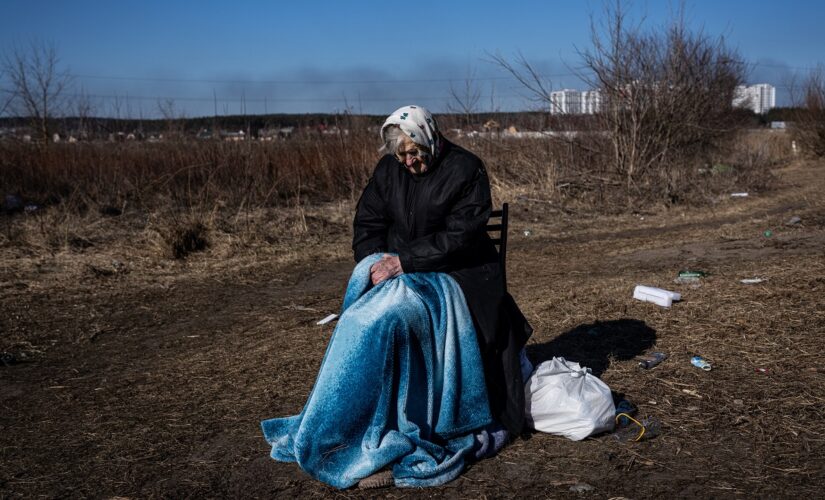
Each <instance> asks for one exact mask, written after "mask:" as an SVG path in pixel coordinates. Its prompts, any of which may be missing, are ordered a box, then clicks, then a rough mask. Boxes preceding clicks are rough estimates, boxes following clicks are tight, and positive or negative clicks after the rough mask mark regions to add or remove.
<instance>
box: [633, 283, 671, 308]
mask: <svg viewBox="0 0 825 500" xmlns="http://www.w3.org/2000/svg"><path fill="white" fill-rule="evenodd" d="M633 298H634V299H638V300H641V301H643V302H653V303H654V304H656V305H659V306H662V307H670V305H671V304H672V303H673V301H678V300H682V294H680V293H679V292H671V291H670V290H665V289H663V288H656V287H653V286H645V285H636V288H635V289H634V290H633Z"/></svg>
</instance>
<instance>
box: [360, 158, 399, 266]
mask: <svg viewBox="0 0 825 500" xmlns="http://www.w3.org/2000/svg"><path fill="white" fill-rule="evenodd" d="M381 169H382V164H381V163H379V164H378V166H377V167H376V168H375V172H373V174H372V177H371V178H370V180H369V183H367V187H366V188H364V192H363V193H361V198H360V199H359V200H358V206H357V207H356V209H355V219H354V221H353V237H352V251H353V255H354V257H355V261H356V262H360V261H361V259H363V258H364V257H366V256H367V255H371V254H374V253H378V252H386V251H387V232H388V230H389V227H390V222H391V221H390V219H389V218H388V217H387V213H388V212H387V204H386V200H385V199H384V195H383V193H382V190H381V187H380V184H381V183H380V171H381Z"/></svg>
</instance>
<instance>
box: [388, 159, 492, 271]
mask: <svg viewBox="0 0 825 500" xmlns="http://www.w3.org/2000/svg"><path fill="white" fill-rule="evenodd" d="M468 170H469V171H470V173H469V175H466V176H465V177H464V180H463V182H462V183H461V184H460V185H459V188H458V195H457V197H456V201H455V203H454V204H453V206H452V208H451V210H450V212H449V214H448V215H447V217H446V220H445V225H444V230H442V231H437V232H434V233H431V234H428V235H426V236H422V237H420V238H417V239H414V240H412V241H410V242H409V243H407V244H406V245H404V246H403V247H402V248H399V249H398V256H399V258H400V260H401V268H402V269H403V270H404V272H405V273H414V272H430V271H442V272H443V271H449V270H450V268H451V264H452V262H451V257H453V256H454V255H455V253H457V252H463V251H467V250H469V249H470V248H472V246H473V245H474V244H475V243H476V242H477V241H478V239H479V238H480V237H481V235H482V234H484V233H485V227H486V225H487V220H488V219H489V218H490V211H491V209H492V201H491V199H490V183H489V180H488V179H487V173H486V172H485V170H484V165H483V164H482V163H481V162H480V161H477V162H473V164H472V165H471V166H470V167H469V168H468Z"/></svg>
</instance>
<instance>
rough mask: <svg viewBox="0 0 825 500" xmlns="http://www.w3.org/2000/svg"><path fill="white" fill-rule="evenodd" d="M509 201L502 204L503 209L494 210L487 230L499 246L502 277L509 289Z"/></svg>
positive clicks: (505, 286) (505, 287)
mask: <svg viewBox="0 0 825 500" xmlns="http://www.w3.org/2000/svg"><path fill="white" fill-rule="evenodd" d="M508 208H509V207H508V206H507V203H503V204H502V205H501V210H493V211H492V212H491V213H490V219H489V221H488V222H487V232H488V233H491V234H490V238H491V239H492V240H493V243H494V244H495V245H496V246H497V247H498V262H499V264H500V265H501V277H502V279H503V280H504V289H505V290H506V289H507V223H508V219H509V212H508Z"/></svg>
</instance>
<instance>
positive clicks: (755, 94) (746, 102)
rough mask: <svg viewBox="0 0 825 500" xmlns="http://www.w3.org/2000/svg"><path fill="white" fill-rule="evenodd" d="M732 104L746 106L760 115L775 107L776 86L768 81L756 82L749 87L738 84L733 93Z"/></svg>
mask: <svg viewBox="0 0 825 500" xmlns="http://www.w3.org/2000/svg"><path fill="white" fill-rule="evenodd" d="M733 105H734V106H735V107H737V108H748V109H750V110H751V111H753V112H754V113H757V114H760V115H761V114H762V113H766V112H768V110H770V109H771V108H775V107H776V88H775V87H774V86H773V85H770V84H768V83H757V84H756V85H751V86H749V87H746V86H744V85H740V86H738V87H736V90H735V91H734V93H733Z"/></svg>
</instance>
